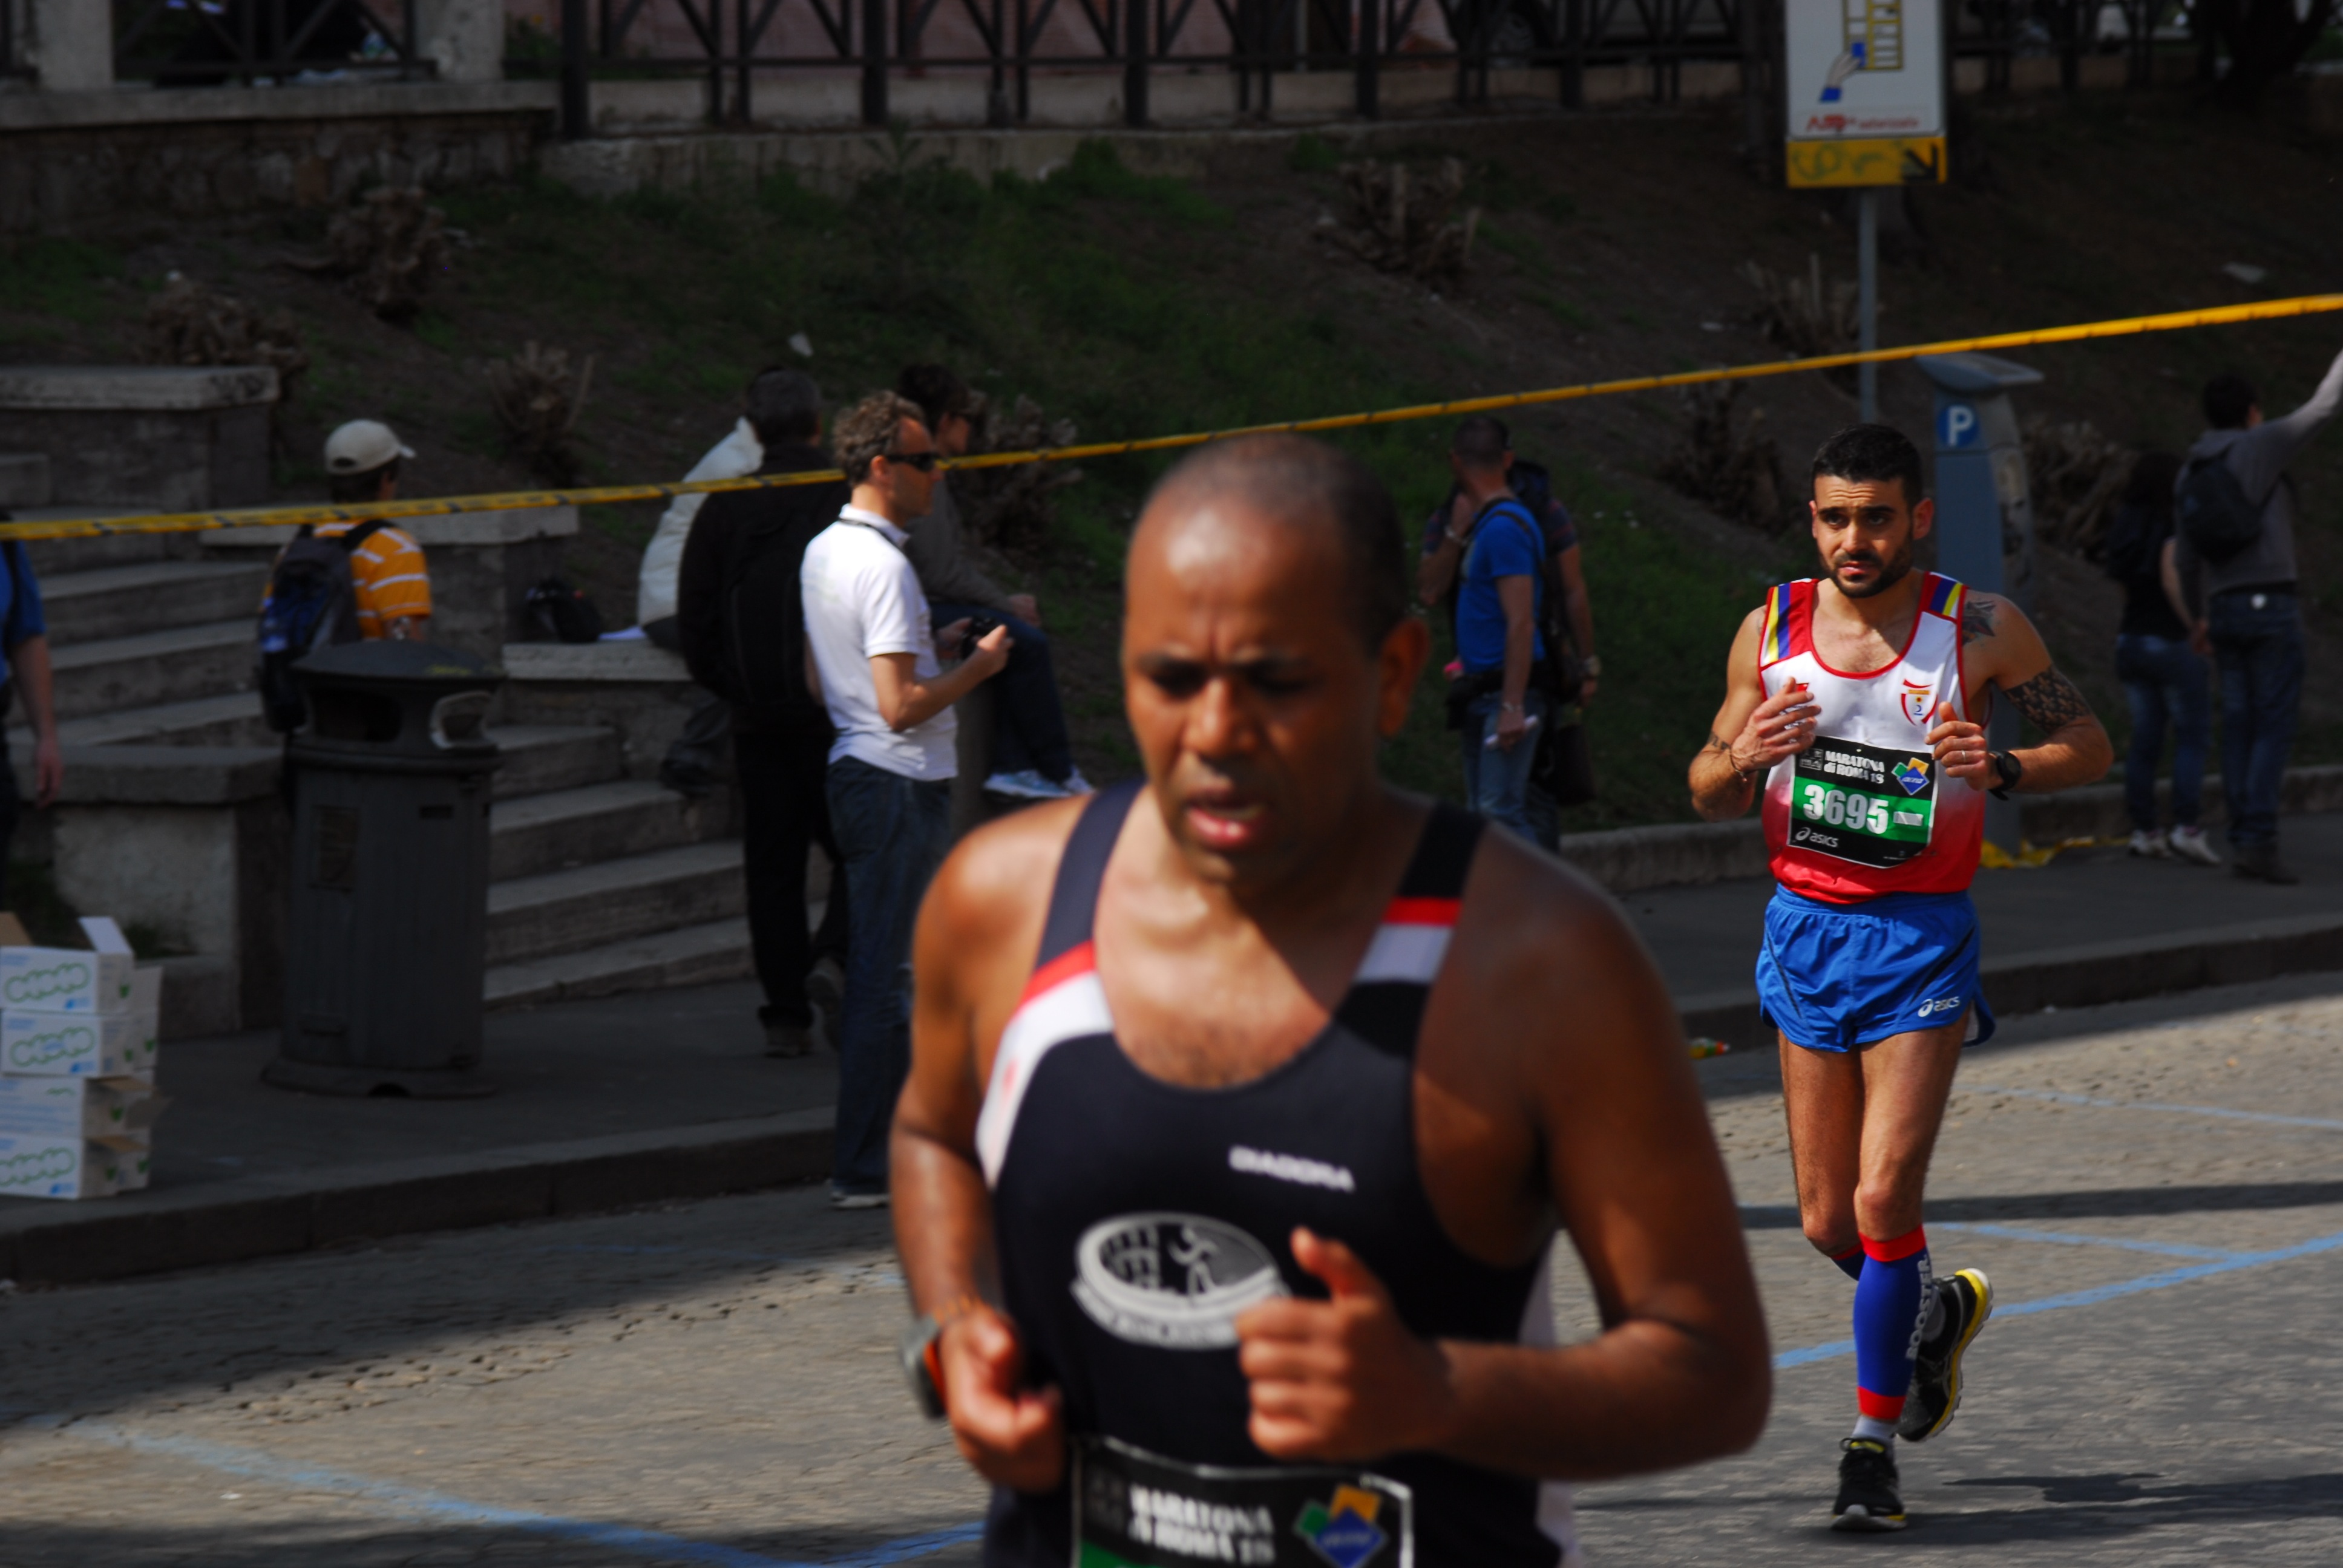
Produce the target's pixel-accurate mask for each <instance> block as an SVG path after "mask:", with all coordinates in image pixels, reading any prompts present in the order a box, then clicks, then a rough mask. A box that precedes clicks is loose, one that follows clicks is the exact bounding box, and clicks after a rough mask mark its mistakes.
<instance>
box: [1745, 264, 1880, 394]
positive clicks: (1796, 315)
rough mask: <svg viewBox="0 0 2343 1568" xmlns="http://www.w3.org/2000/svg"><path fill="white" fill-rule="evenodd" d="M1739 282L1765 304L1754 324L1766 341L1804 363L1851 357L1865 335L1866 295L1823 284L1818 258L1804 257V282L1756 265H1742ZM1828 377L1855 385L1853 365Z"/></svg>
mask: <svg viewBox="0 0 2343 1568" xmlns="http://www.w3.org/2000/svg"><path fill="white" fill-rule="evenodd" d="M1741 277H1742V281H1744V282H1745V283H1746V284H1748V285H1749V286H1750V287H1752V288H1754V289H1755V290H1756V291H1757V297H1758V298H1759V299H1760V300H1762V301H1763V302H1764V303H1762V304H1761V305H1759V307H1757V309H1756V311H1755V314H1754V315H1752V316H1751V317H1750V319H1751V320H1752V321H1753V322H1755V324H1756V327H1757V329H1758V330H1759V331H1760V332H1763V333H1764V334H1765V336H1766V337H1768V338H1770V339H1771V340H1773V341H1774V342H1775V343H1778V344H1780V345H1781V346H1782V347H1785V348H1786V349H1788V350H1789V351H1790V352H1791V353H1792V354H1793V355H1795V356H1796V357H1798V358H1800V359H1812V358H1814V357H1816V356H1817V355H1823V354H1846V353H1851V352H1853V350H1854V348H1855V344H1856V342H1857V341H1858V339H1859V337H1860V335H1861V333H1862V330H1863V322H1862V298H1861V294H1862V290H1861V288H1860V287H1859V286H1857V285H1855V284H1853V283H1830V284H1825V282H1824V281H1823V258H1822V257H1821V256H1820V255H1818V254H1810V255H1809V256H1807V257H1806V275H1805V276H1804V277H1800V276H1796V275H1795V274H1794V273H1786V272H1775V271H1774V270H1772V269H1771V268H1770V267H1766V266H1762V265H1760V264H1759V263H1757V262H1754V261H1746V262H1744V263H1742V264H1741ZM1825 375H1827V376H1828V377H1830V379H1831V381H1832V383H1833V384H1834V385H1835V386H1837V387H1840V388H1841V389H1842V390H1845V389H1850V388H1852V387H1854V386H1855V368H1854V367H1852V366H1841V367H1839V368H1837V369H1835V370H1830V371H1825Z"/></svg>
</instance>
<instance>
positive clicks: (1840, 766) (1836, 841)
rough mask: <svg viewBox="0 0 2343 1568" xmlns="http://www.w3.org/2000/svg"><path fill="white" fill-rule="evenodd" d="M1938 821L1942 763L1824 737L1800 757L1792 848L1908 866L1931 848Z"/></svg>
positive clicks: (1794, 779)
mask: <svg viewBox="0 0 2343 1568" xmlns="http://www.w3.org/2000/svg"><path fill="white" fill-rule="evenodd" d="M1935 827H1936V759H1935V758H1934V757H1932V756H1930V755H1929V754H1928V753H1926V752H1925V751H1888V750H1883V749H1880V748H1879V747H1876V746H1858V745H1856V744H1855V742H1854V741H1852V740H1838V739H1833V738H1831V737H1829V736H1816V737H1815V743H1814V744H1813V745H1812V746H1810V747H1808V748H1807V749H1805V750H1804V751H1801V752H1799V753H1798V754H1797V756H1796V757H1795V758H1794V759H1792V768H1791V773H1790V843H1791V845H1792V846H1793V847H1795V848H1796V849H1812V850H1814V851H1815V853H1816V854H1820V855H1829V856H1832V857H1834V858H1835V859H1841V860H1853V861H1854V862H1855V864H1857V865H1859V866H1900V865H1902V864H1903V863H1904V862H1905V861H1906V860H1908V859H1911V858H1912V857H1913V856H1915V855H1916V854H1918V853H1920V851H1921V850H1923V849H1926V848H1927V847H1928V835H1929V833H1930V832H1931V830H1933V829H1934V828H1935Z"/></svg>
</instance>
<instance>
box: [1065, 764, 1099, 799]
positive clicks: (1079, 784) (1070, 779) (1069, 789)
mask: <svg viewBox="0 0 2343 1568" xmlns="http://www.w3.org/2000/svg"><path fill="white" fill-rule="evenodd" d="M1066 793H1067V794H1069V795H1095V794H1097V793H1098V789H1097V787H1096V786H1095V785H1093V784H1091V781H1090V780H1089V779H1085V778H1083V777H1082V770H1081V769H1079V768H1070V769H1067V770H1066Z"/></svg>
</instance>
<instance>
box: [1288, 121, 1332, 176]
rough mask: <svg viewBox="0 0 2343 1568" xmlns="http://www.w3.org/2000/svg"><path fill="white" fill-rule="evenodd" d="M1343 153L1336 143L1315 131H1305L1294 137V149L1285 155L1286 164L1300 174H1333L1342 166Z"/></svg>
mask: <svg viewBox="0 0 2343 1568" xmlns="http://www.w3.org/2000/svg"><path fill="white" fill-rule="evenodd" d="M1341 164H1342V154H1341V153H1339V152H1337V151H1335V150H1334V144H1333V143H1332V142H1330V141H1328V140H1327V139H1326V138H1325V137H1323V136H1320V135H1319V134H1318V133H1317V132H1315V131H1304V132H1302V134H1301V135H1300V136H1296V137H1295V138H1294V139H1293V150H1292V152H1290V153H1288V154H1286V155H1285V166H1286V167H1287V168H1289V169H1292V171H1293V172H1294V173H1295V174H1298V175H1323V174H1332V173H1333V172H1334V170H1335V169H1336V168H1337V167H1338V166H1341Z"/></svg>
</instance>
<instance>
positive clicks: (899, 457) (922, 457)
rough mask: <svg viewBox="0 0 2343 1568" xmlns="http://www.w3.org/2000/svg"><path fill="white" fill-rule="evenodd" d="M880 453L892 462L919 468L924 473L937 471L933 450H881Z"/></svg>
mask: <svg viewBox="0 0 2343 1568" xmlns="http://www.w3.org/2000/svg"><path fill="white" fill-rule="evenodd" d="M879 455H880V457H884V458H886V459H887V460H888V461H889V462H890V463H900V464H902V465H903V466H904V467H908V468H917V469H918V470H919V471H920V473H922V474H932V473H934V472H935V471H936V454H935V453H933V452H881V453H880V454H879Z"/></svg>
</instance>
